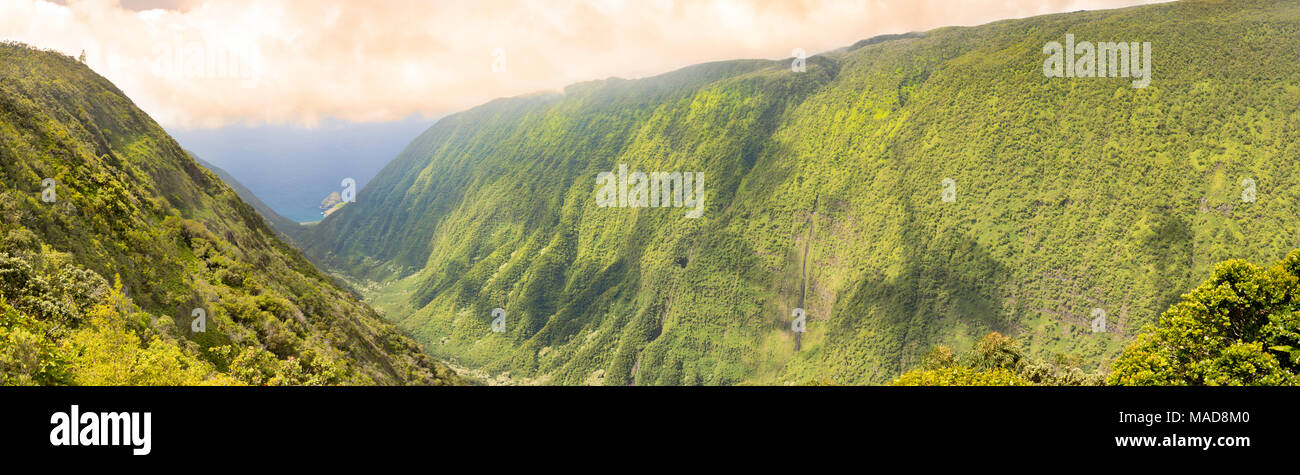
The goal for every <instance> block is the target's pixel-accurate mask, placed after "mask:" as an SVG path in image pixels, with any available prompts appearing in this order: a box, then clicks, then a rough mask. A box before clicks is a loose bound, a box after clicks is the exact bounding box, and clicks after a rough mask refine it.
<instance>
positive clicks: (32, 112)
mask: <svg viewBox="0 0 1300 475" xmlns="http://www.w3.org/2000/svg"><path fill="white" fill-rule="evenodd" d="M199 317H202V322H203V323H204V324H203V325H202V326H201V327H200V326H199V325H197V321H199ZM455 381H456V377H455V376H454V375H453V374H451V373H450V372H449V370H448V369H447V368H445V367H444V366H442V365H440V364H437V363H434V362H433V361H432V360H431V359H430V358H429V357H428V356H427V355H426V354H425V353H423V352H422V351H421V350H420V349H419V347H418V346H417V345H416V344H415V343H414V342H413V341H411V340H410V339H409V338H407V337H404V336H402V334H401V333H400V332H398V331H397V330H396V329H395V328H393V327H392V325H391V324H388V323H385V322H383V321H382V320H381V319H380V318H379V317H378V316H377V315H376V314H375V313H374V311H373V310H371V309H370V308H369V307H368V306H366V305H365V304H363V303H361V302H359V301H358V300H357V299H356V298H355V297H354V296H353V295H351V294H349V293H347V292H345V291H343V290H342V289H340V288H339V287H338V286H336V285H334V284H333V283H332V282H331V281H330V280H329V279H328V278H327V277H325V276H323V275H322V274H320V273H319V272H317V271H316V270H315V268H313V267H312V265H311V264H310V263H308V262H307V261H306V260H305V259H304V258H303V257H302V255H301V254H300V253H299V252H297V251H295V250H294V249H292V248H290V247H289V246H287V245H286V244H285V243H284V242H282V241H281V240H279V239H278V238H277V237H276V235H275V234H274V232H273V231H271V229H270V228H268V226H267V224H266V223H265V222H264V221H263V220H262V218H261V217H260V216H258V214H257V212H256V211H254V209H253V208H252V207H250V206H248V205H247V204H245V203H244V202H243V201H241V200H240V199H239V197H238V196H237V195H236V193H235V192H234V191H232V190H231V188H230V187H228V186H226V185H225V184H224V183H222V182H221V180H219V179H218V178H217V177H216V176H215V175H213V174H212V173H210V172H208V171H207V170H204V169H203V168H202V167H200V166H199V165H198V164H197V163H195V162H194V160H192V159H191V158H190V156H189V155H188V154H187V153H186V152H185V151H184V150H182V149H181V147H180V146H179V145H178V144H177V143H176V142H175V141H174V140H172V139H171V138H170V137H168V136H167V134H166V133H164V132H163V130H162V129H161V128H159V127H158V125H157V124H156V123H154V121H153V120H152V119H150V118H149V117H148V116H147V115H145V114H144V113H143V112H141V111H140V110H139V109H137V108H136V107H135V106H134V105H133V104H132V103H131V101H130V100H129V99H127V98H126V97H125V96H124V95H123V94H122V93H121V91H119V90H118V89H117V88H116V87H114V86H113V85H112V84H111V83H109V82H108V81H107V80H105V79H104V78H102V77H100V76H98V75H97V74H95V73H94V72H93V71H91V70H90V69H89V68H87V67H86V66H85V65H83V64H81V63H78V62H77V61H75V60H73V59H72V58H70V57H67V56H64V55H61V54H58V53H54V52H45V51H38V50H34V49H31V48H28V47H26V46H23V45H18V44H3V45H0V383H3V384H96V385H99V384H107V385H113V384H137V385H152V384H445V383H451V382H455Z"/></svg>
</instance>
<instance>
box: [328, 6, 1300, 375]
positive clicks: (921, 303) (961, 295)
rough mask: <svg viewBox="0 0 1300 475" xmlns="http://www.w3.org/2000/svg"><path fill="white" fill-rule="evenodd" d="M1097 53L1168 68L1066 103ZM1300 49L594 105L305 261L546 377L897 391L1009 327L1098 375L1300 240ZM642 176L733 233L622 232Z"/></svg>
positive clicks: (831, 61)
mask: <svg viewBox="0 0 1300 475" xmlns="http://www.w3.org/2000/svg"><path fill="white" fill-rule="evenodd" d="M1067 33H1072V34H1074V35H1075V36H1076V37H1077V38H1078V39H1079V40H1081V41H1082V40H1087V41H1137V42H1145V41H1149V42H1151V43H1152V45H1153V51H1154V58H1153V60H1152V66H1153V71H1154V72H1153V75H1154V78H1153V81H1152V83H1151V85H1150V86H1149V87H1147V88H1145V89H1137V88H1133V87H1131V85H1130V80H1128V79H1122V78H1121V79H1116V78H1107V79H1066V78H1047V77H1045V76H1044V75H1043V72H1042V71H1043V61H1044V59H1045V58H1046V56H1045V55H1044V54H1043V48H1044V45H1045V44H1046V43H1047V42H1050V41H1057V42H1064V41H1065V36H1066V34H1067ZM1297 50H1300V3H1297V2H1292V1H1276V0H1258V1H1236V2H1176V3H1170V4H1160V5H1152V6H1144V7H1137V8H1129V9H1123V10H1113V11H1099V12H1077V13H1069V14H1062V15H1051V16H1044V17H1036V18H1030V19H1025V20H1012V21H1002V22H997V23H993V24H989V25H984V26H980V27H975V28H944V29H939V30H935V31H930V32H927V33H924V34H915V35H907V36H903V37H891V38H882V39H879V40H868V41H863V42H860V43H859V44H857V45H854V47H850V48H845V49H843V50H839V51H835V52H831V53H827V54H825V55H822V56H817V57H813V58H810V59H809V60H808V65H807V71H806V72H802V73H796V72H792V71H791V68H790V62H789V61H775V62H768V61H737V62H726V63H713V64H706V65H700V66H695V67H691V68H687V69H684V70H681V71H677V72H674V73H670V74H666V75H663V76H659V77H654V78H648V79H642V80H634V81H625V80H608V81H599V82H592V83H584V84H580V85H576V86H573V87H570V88H568V89H566V90H565V91H564V93H563V94H547V95H536V96H529V97H521V98H514V99H506V100H498V101H494V102H492V103H489V104H487V105H484V106H481V107H478V108H475V109H472V110H470V111H466V112H464V113H461V114H457V115H454V116H451V117H448V118H446V119H444V120H442V121H440V122H439V123H438V124H436V125H435V126H434V127H432V128H431V129H429V130H428V131H427V132H426V133H424V134H423V135H422V136H421V137H419V138H418V139H417V140H416V141H414V142H413V143H412V144H411V145H410V146H409V147H408V148H407V149H406V151H404V152H403V153H402V154H401V155H400V156H398V157H397V158H396V159H395V160H394V161H393V162H392V163H391V164H390V165H389V166H388V167H387V168H386V169H385V170H384V171H383V172H381V173H380V174H379V175H378V176H377V177H376V178H375V180H374V181H372V182H371V183H370V184H369V185H368V186H367V187H366V188H365V189H364V190H362V191H361V193H359V195H358V202H357V203H356V204H355V205H352V206H349V207H347V208H345V209H343V210H341V211H339V212H338V213H335V214H334V215H332V216H331V217H330V218H329V219H326V220H325V221H323V222H322V223H321V224H320V225H319V226H318V227H317V228H316V229H315V230H314V231H313V233H312V235H311V236H309V237H307V238H305V240H304V246H305V249H306V250H307V252H308V254H309V255H312V256H313V257H314V258H317V259H318V261H319V262H322V263H325V264H326V265H329V266H331V267H334V268H337V269H341V270H343V271H344V272H346V273H347V274H349V275H351V276H353V277H355V278H356V279H358V280H360V279H370V280H373V281H376V282H378V284H377V285H374V286H371V287H370V288H369V289H370V290H368V291H367V292H369V293H370V294H371V296H372V297H373V299H374V300H373V301H374V302H375V303H376V305H377V307H378V308H380V309H381V310H385V311H387V312H388V316H389V317H390V318H392V319H395V320H396V321H398V322H399V324H400V326H402V327H404V328H406V329H408V330H410V331H411V332H413V333H414V334H415V335H416V337H417V339H419V340H420V341H421V342H422V343H423V344H424V345H425V346H426V348H428V349H429V350H430V351H431V352H432V353H433V354H434V355H436V356H441V357H445V358H449V359H452V360H455V361H457V362H459V363H460V364H463V365H466V366H469V367H471V368H475V369H479V370H482V371H484V372H487V373H493V374H497V375H501V374H505V373H509V375H511V376H513V377H515V379H516V380H524V381H532V382H551V383H563V384H579V383H603V384H734V383H745V382H758V383H791V382H793V383H802V382H809V381H816V382H821V381H829V382H835V383H881V382H887V381H890V380H892V379H893V378H895V377H896V376H898V375H899V374H901V373H902V372H903V371H904V370H906V369H908V368H912V367H914V366H916V365H917V364H918V362H919V361H920V359H921V357H922V356H923V355H924V354H925V353H926V351H928V350H929V349H930V348H931V347H933V346H934V345H937V344H945V345H949V346H951V347H954V348H956V349H957V350H959V351H965V350H966V349H969V348H971V347H972V346H973V343H974V341H975V340H977V339H978V338H979V337H980V336H982V335H985V334H987V333H989V332H990V331H997V332H1000V333H1002V334H1006V335H1010V336H1012V337H1014V338H1015V339H1016V340H1018V345H1019V346H1020V347H1023V348H1024V349H1025V351H1026V352H1027V354H1028V355H1030V356H1032V357H1035V358H1042V359H1045V360H1052V361H1069V362H1071V364H1074V363H1079V364H1081V365H1082V366H1083V367H1084V369H1085V370H1087V371H1089V372H1095V371H1097V370H1103V369H1105V368H1104V366H1105V365H1106V364H1107V362H1108V361H1110V360H1111V359H1113V358H1114V356H1115V355H1116V354H1118V352H1119V351H1120V349H1121V348H1122V346H1123V345H1124V343H1125V342H1126V341H1128V339H1129V338H1131V335H1132V334H1133V333H1134V332H1135V331H1136V330H1137V329H1138V328H1139V327H1140V326H1141V325H1142V324H1145V323H1153V322H1155V320H1156V316H1157V315H1158V314H1159V313H1160V312H1162V311H1163V310H1164V309H1165V308H1167V307H1169V306H1170V305H1171V304H1172V303H1174V302H1175V301H1176V300H1177V299H1178V297H1179V294H1180V292H1182V291H1183V290H1185V289H1189V288H1191V287H1192V286H1193V285H1194V283H1195V282H1198V281H1200V280H1202V279H1203V278H1205V277H1207V276H1208V275H1209V273H1210V272H1211V270H1212V269H1211V267H1212V265H1213V263H1215V262H1219V261H1222V260H1226V259H1231V258H1244V259H1249V260H1255V261H1264V260H1273V259H1277V258H1279V257H1281V256H1282V255H1284V253H1285V252H1287V251H1289V250H1290V249H1293V248H1295V247H1297V245H1300V243H1298V242H1297V239H1296V232H1297V222H1296V218H1295V217H1296V216H1297V213H1300V200H1297V197H1300V172H1298V171H1297V170H1296V168H1295V166H1294V164H1295V162H1296V160H1297V158H1300V144H1297V143H1296V138H1297V137H1300V129H1298V128H1300V65H1297V63H1296V62H1295V61H1294V57H1295V51H1297ZM618 164H628V165H629V168H631V169H634V170H644V171H681V172H703V173H704V174H705V176H706V184H705V197H706V206H707V210H706V211H705V213H704V215H703V217H701V218H699V219H689V218H684V217H683V212H682V211H683V210H682V209H679V208H669V209H662V208H647V209H629V208H602V207H598V206H597V201H596V196H595V193H594V191H595V190H596V188H597V174H598V173H600V172H603V171H616V170H617V166H618ZM945 178H951V179H952V180H953V181H954V182H955V185H956V187H955V189H956V195H955V201H954V202H945V201H944V200H942V199H941V196H942V193H943V191H944V188H943V187H942V185H941V183H942V182H943V180H944V179H945ZM1245 178H1250V179H1252V180H1254V182H1255V183H1256V184H1257V185H1256V186H1257V188H1256V197H1257V200H1256V201H1253V202H1246V201H1243V199H1242V191H1243V189H1242V185H1241V182H1242V181H1243V179H1245ZM798 306H802V307H804V308H806V309H807V313H808V319H809V321H808V332H807V333H806V334H805V335H803V336H802V341H801V342H800V349H799V350H798V351H795V344H796V343H795V338H794V335H793V334H792V333H791V331H790V329H791V314H792V309H793V308H795V307H798ZM494 307H504V308H505V309H506V310H507V315H508V319H507V321H508V323H509V325H508V327H507V331H506V332H505V333H500V334H498V333H493V332H492V331H491V329H490V322H491V321H492V319H493V316H492V313H491V311H492V309H493V308H494ZM1094 309H1102V310H1103V311H1105V312H1106V314H1107V329H1108V331H1107V332H1105V333H1093V332H1092V331H1091V329H1090V321H1091V320H1092V319H1093V315H1094V313H1093V312H1094V311H1095V310H1094Z"/></svg>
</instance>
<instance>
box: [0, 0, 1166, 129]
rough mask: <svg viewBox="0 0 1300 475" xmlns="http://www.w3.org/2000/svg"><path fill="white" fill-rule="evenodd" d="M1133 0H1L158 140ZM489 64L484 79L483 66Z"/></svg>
mask: <svg viewBox="0 0 1300 475" xmlns="http://www.w3.org/2000/svg"><path fill="white" fill-rule="evenodd" d="M1141 3H1153V2H1152V1H1150V0H790V1H778V0H752V1H746V0H676V1H674V0H626V1H624V0H589V1H582V0H465V1H407V0H382V1H378V0H375V1H370V0H362V1H346V0H210V1H205V0H62V1H53V0H0V38H3V39H7V40H18V41H22V42H25V43H29V44H33V45H35V46H39V47H43V48H51V49H55V50H59V51H63V52H65V53H67V54H70V55H73V56H76V55H78V54H79V53H80V52H81V51H82V50H85V51H86V54H87V57H88V61H87V62H88V64H89V65H90V66H91V67H92V68H93V69H94V70H95V71H97V72H99V73H100V74H102V75H104V76H105V77H107V78H109V79H110V80H112V81H113V82H114V83H115V84H117V85H118V87H120V88H121V89H122V90H123V91H124V92H126V94H127V95H129V96H130V97H131V98H132V99H133V100H135V101H136V103H137V104H138V105H139V106H141V107H142V108H143V109H144V110H145V111H146V112H148V113H149V114H151V115H152V116H153V117H154V118H155V119H157V120H158V121H159V122H161V123H162V124H163V125H164V126H166V127H169V128H209V127H222V126H227V125H231V124H236V123H241V124H253V125H256V124H267V123H269V124H284V125H291V126H312V125H314V124H317V123H319V122H320V121H321V120H323V119H325V118H329V117H334V118H338V119H342V120H345V121H350V122H379V121H394V120H399V119H403V118H407V117H410V116H411V115H412V114H421V115H424V116H426V117H438V116H442V115H445V114H448V113H452V112H456V111H458V110H463V109H466V108H469V107H472V106H475V105H477V104H481V103H483V102H486V101H488V100H491V99H493V98H497V97H502V96H514V95H519V94H526V93H531V92H537V91H543V90H556V89H559V88H562V87H564V86H565V85H568V84H571V83H574V82H579V81H586V80H592V79H603V78H607V77H611V76H616V77H624V78H635V77H644V76H649V75H654V74H658V73H663V72H667V71H671V70H673V69H677V68H680V67H683V66H687V65H690V64H695V63H700V62H705V61H713V60H722V59H735V58H769V59H777V58H785V57H789V56H790V55H791V52H792V50H793V49H794V48H802V49H804V50H806V51H807V52H808V53H809V54H815V53H817V52H820V51H825V50H829V49H834V48H838V47H841V46H847V45H849V44H852V43H853V42H855V41H857V40H860V39H864V38H868V37H871V36H875V35H878V34H885V33H902V32H907V31H919V30H928V29H932V28H936V27H940V26H948V25H977V24H982V23H987V22H990V21H994V20H999V19H1004V18H1019V17H1026V16H1033V15H1039V14H1045V13H1055V12H1063V11H1073V10H1080V9H1102V8H1116V7H1123V6H1129V5H1135V4H1141ZM494 65H495V66H496V69H499V70H500V71H494Z"/></svg>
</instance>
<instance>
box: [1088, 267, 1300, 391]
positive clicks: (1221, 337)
mask: <svg viewBox="0 0 1300 475" xmlns="http://www.w3.org/2000/svg"><path fill="white" fill-rule="evenodd" d="M1298 309H1300V250H1297V251H1293V252H1292V253H1291V254H1290V255H1288V256H1287V257H1286V259H1283V260H1282V261H1281V262H1278V263H1276V264H1274V265H1273V266H1272V267H1269V268H1268V269H1262V268H1260V267H1258V266H1255V265H1253V264H1251V263H1248V262H1245V261H1241V260H1232V261H1227V262H1223V263H1221V264H1219V265H1218V266H1217V267H1216V268H1215V270H1214V274H1213V276H1211V277H1210V279H1209V280H1206V281H1205V282H1204V283H1202V284H1201V285H1200V286H1198V287H1196V288H1195V289H1193V290H1192V291H1191V292H1189V293H1188V294H1186V295H1184V296H1183V299H1182V301H1181V302H1179V303H1177V304H1175V305H1174V306H1173V307H1171V308H1170V309H1169V310H1168V311H1166V312H1165V313H1164V315H1161V317H1160V323H1159V325H1158V326H1155V327H1152V326H1150V325H1148V326H1146V327H1144V328H1143V333H1142V334H1141V335H1138V337H1137V339H1136V340H1135V341H1134V342H1133V343H1131V344H1130V345H1129V346H1128V347H1127V348H1125V349H1124V352H1123V353H1122V354H1120V356H1119V358H1118V359H1117V360H1116V361H1115V364H1114V366H1113V367H1112V372H1111V374H1110V378H1109V379H1108V383H1110V384H1122V385H1211V386H1219V385H1234V386H1235V385H1294V384H1296V382H1297V378H1296V369H1297V367H1300V365H1297V363H1298V362H1300V361H1297V360H1300V351H1297V350H1300V317H1297V315H1296V311H1297V310H1298Z"/></svg>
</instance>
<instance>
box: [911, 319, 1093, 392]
mask: <svg viewBox="0 0 1300 475" xmlns="http://www.w3.org/2000/svg"><path fill="white" fill-rule="evenodd" d="M1065 360H1066V358H1064V357H1060V358H1058V361H1057V362H1047V361H1038V360H1034V359H1032V358H1030V357H1028V356H1026V355H1025V354H1024V351H1023V350H1021V349H1020V346H1019V345H1018V344H1017V343H1016V342H1015V341H1013V340H1012V339H1010V338H1007V337H1005V336H1002V335H1001V334H999V333H996V332H995V333H990V334H988V335H985V336H984V338H982V339H980V341H979V342H978V343H976V344H975V347H974V348H972V349H971V350H970V351H969V352H966V353H964V354H961V355H960V356H958V355H955V354H954V353H953V351H952V349H951V348H949V347H947V346H943V345H939V346H936V347H934V349H932V350H930V353H929V354H927V355H926V356H925V358H923V359H922V360H921V365H920V366H919V367H918V368H916V369H913V370H911V371H908V372H906V373H903V375H902V376H899V377H898V379H896V380H894V385H895V386H1030V385H1043V386H1097V385H1100V384H1101V383H1102V376H1101V375H1100V374H1096V373H1085V372H1084V371H1083V370H1081V369H1079V368H1078V367H1075V366H1072V365H1071V364H1069V362H1068V361H1065Z"/></svg>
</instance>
